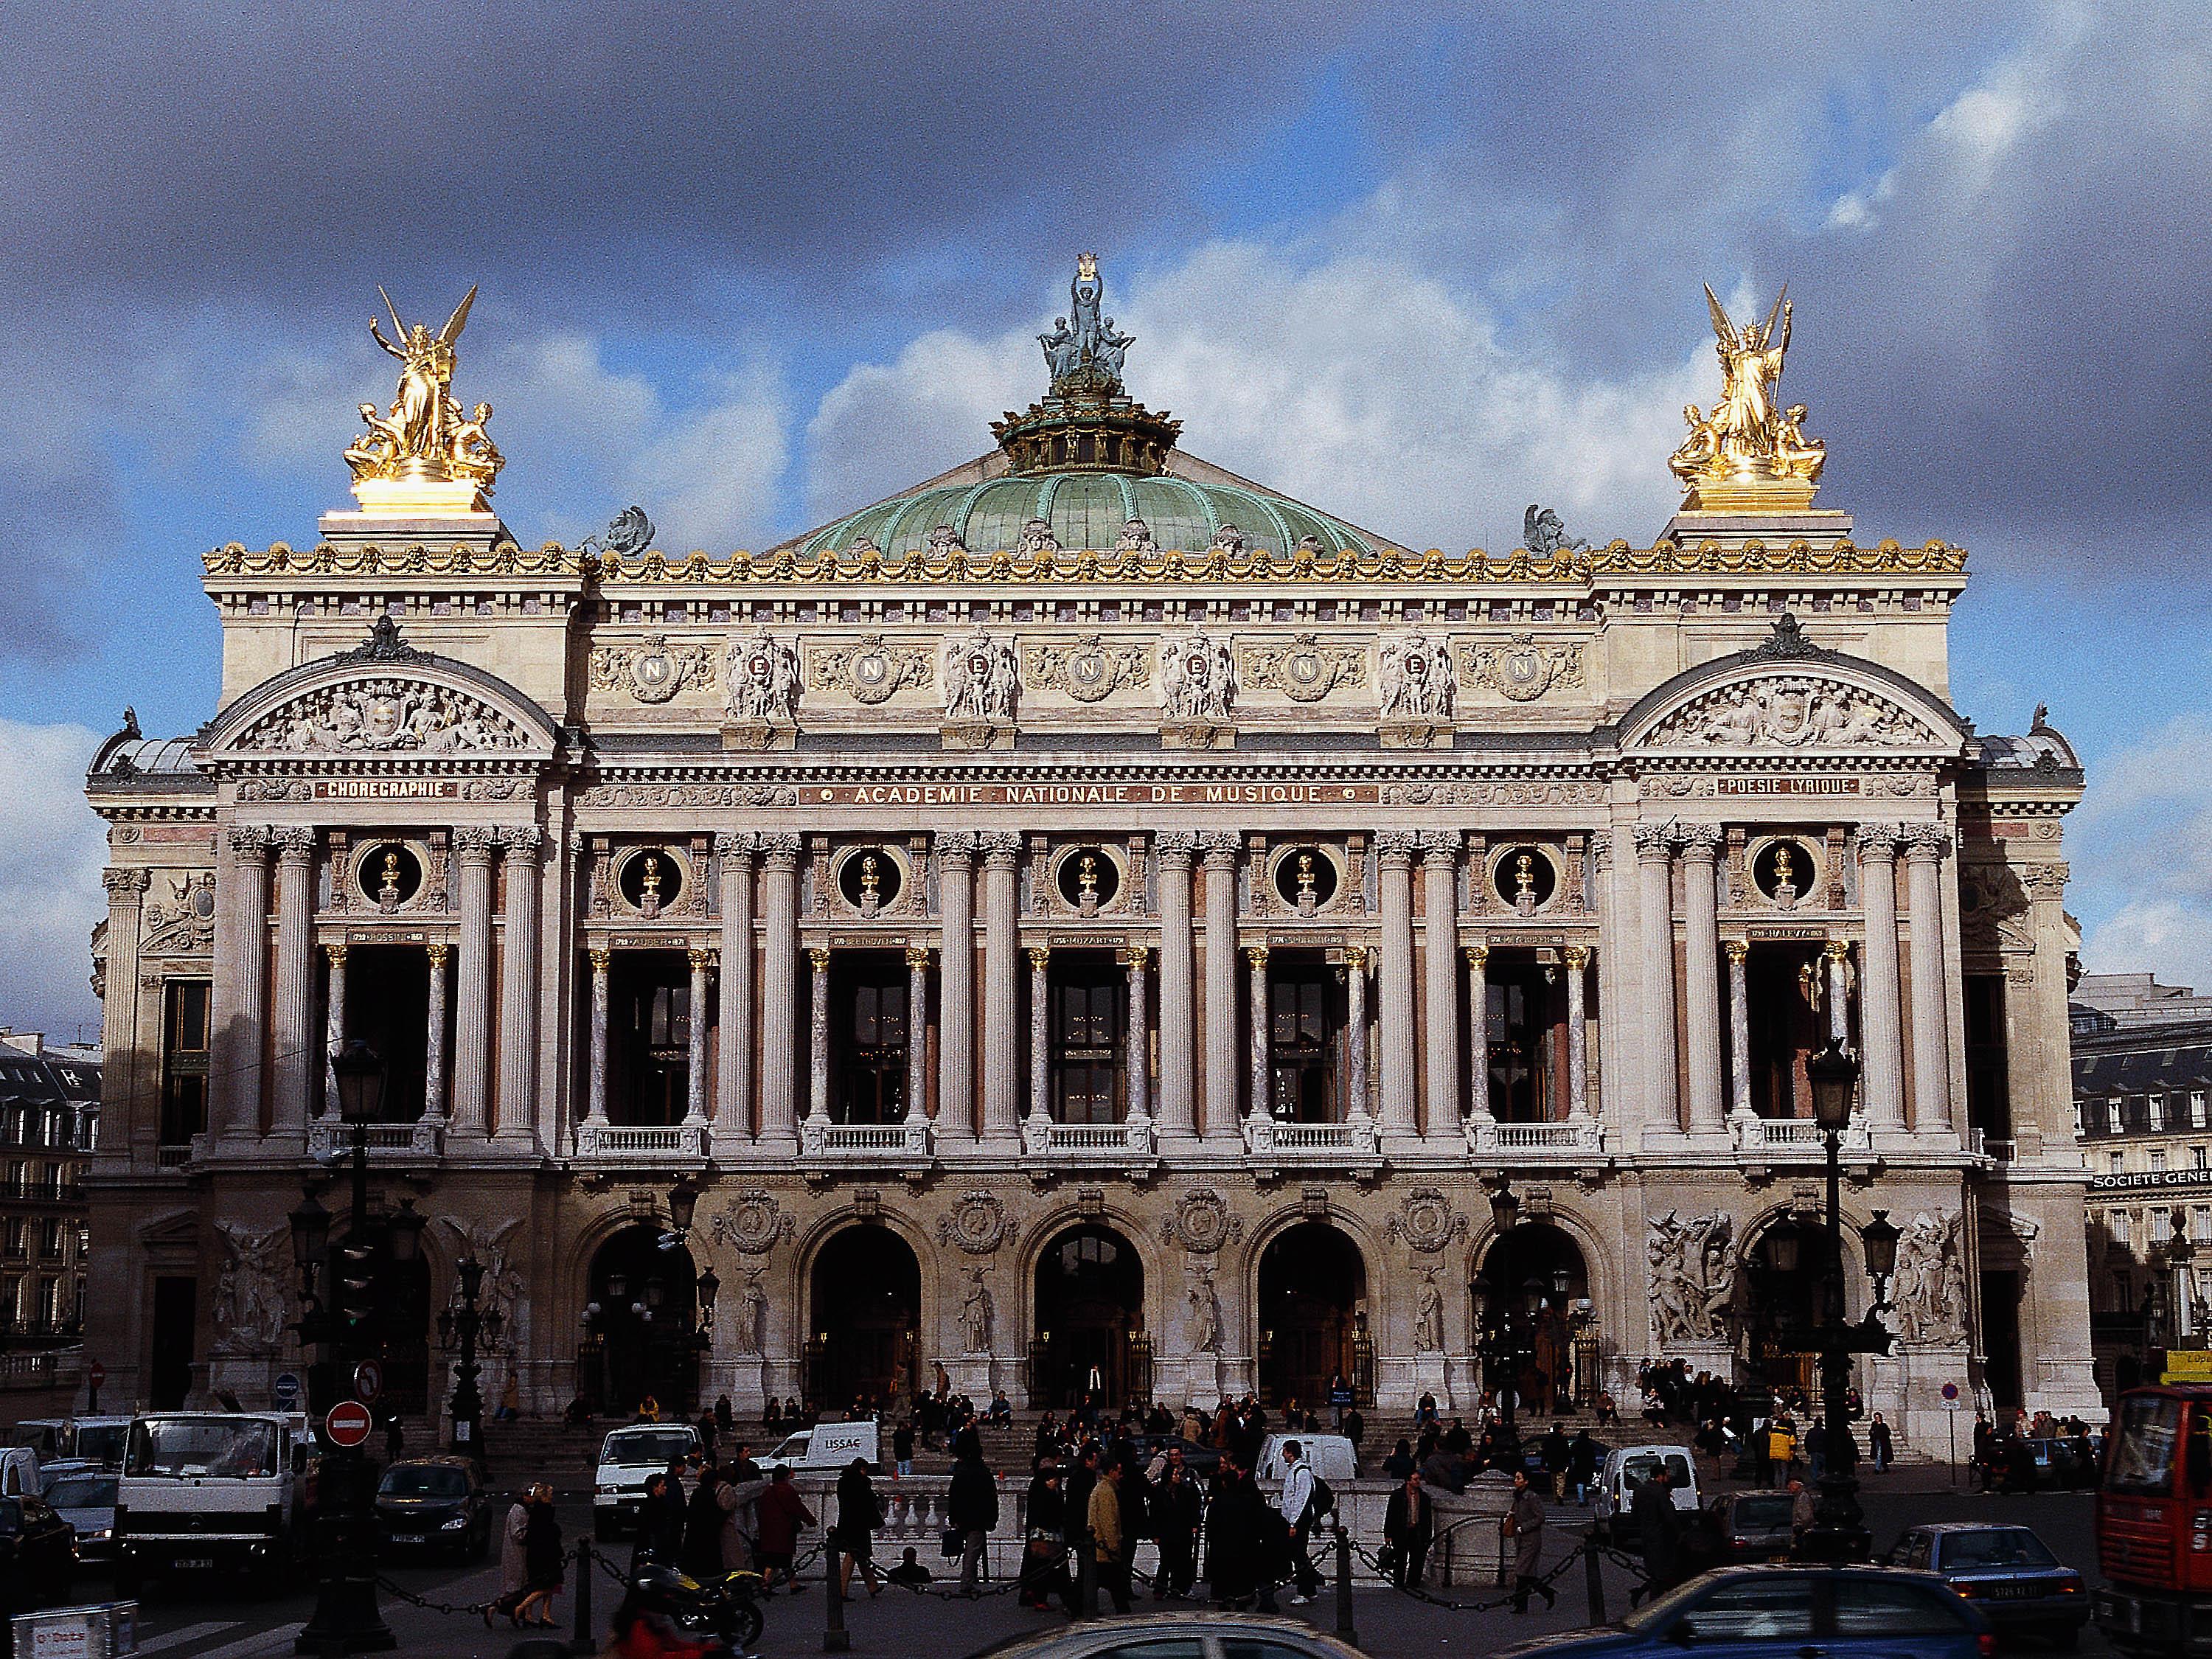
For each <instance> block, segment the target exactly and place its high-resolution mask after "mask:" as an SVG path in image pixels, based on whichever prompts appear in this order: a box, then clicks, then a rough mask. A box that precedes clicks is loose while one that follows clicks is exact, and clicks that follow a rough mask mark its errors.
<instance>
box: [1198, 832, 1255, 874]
mask: <svg viewBox="0 0 2212 1659" xmlns="http://www.w3.org/2000/svg"><path fill="white" fill-rule="evenodd" d="M1198 844H1199V846H1200V848H1202V849H1204V851H1205V854H1206V862H1207V863H1208V864H1211V865H1216V866H1226V865H1231V864H1234V863H1236V862H1237V854H1238V853H1239V852H1240V851H1241V850H1243V846H1244V837H1243V836H1241V835H1239V834H1238V833H1237V831H1236V830H1234V829H1208V830H1206V831H1204V832H1202V833H1201V834H1200V836H1199V838H1198Z"/></svg>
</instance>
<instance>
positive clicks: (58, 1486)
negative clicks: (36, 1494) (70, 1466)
mask: <svg viewBox="0 0 2212 1659" xmlns="http://www.w3.org/2000/svg"><path fill="white" fill-rule="evenodd" d="M46 1502H48V1503H49V1504H52V1505H53V1506H54V1507H55V1508H56V1509H58V1510H112V1509H113V1508H114V1507H115V1477H114V1476H113V1475H112V1474H91V1475H87V1474H74V1475H71V1476H70V1477H69V1479H67V1480H57V1481H55V1482H54V1484H53V1486H52V1490H50V1491H49V1492H47V1493H46Z"/></svg>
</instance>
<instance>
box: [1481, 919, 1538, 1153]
mask: <svg viewBox="0 0 2212 1659" xmlns="http://www.w3.org/2000/svg"><path fill="white" fill-rule="evenodd" d="M1543 975H1544V969H1542V968H1541V967H1539V966H1537V965H1536V964H1534V963H1499V962H1498V960H1497V958H1495V957H1492V969H1491V975H1490V979H1489V982H1488V985H1487V987H1486V992H1485V995H1486V1002H1485V1006H1486V1010H1487V1018H1486V1019H1485V1021H1484V1024H1486V1026H1488V1028H1489V1030H1488V1031H1487V1033H1486V1036H1487V1042H1486V1048H1487V1050H1488V1065H1489V1066H1490V1109H1491V1111H1492V1114H1493V1115H1495V1116H1496V1117H1497V1118H1498V1120H1499V1121H1501V1122H1505V1123H1541V1122H1545V1121H1548V1120H1550V1119H1551V1118H1552V1117H1553V1116H1554V1115H1555V1114H1554V1113H1553V1109H1552V1079H1551V1073H1552V1065H1551V1060H1552V1032H1553V1018H1552V1006H1551V1002H1552V999H1551V996H1550V989H1551V987H1550V986H1549V985H1547V983H1546V981H1545V979H1544V976H1543Z"/></svg>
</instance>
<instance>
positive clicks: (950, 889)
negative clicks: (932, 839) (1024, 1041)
mask: <svg viewBox="0 0 2212 1659" xmlns="http://www.w3.org/2000/svg"><path fill="white" fill-rule="evenodd" d="M937 908H938V912H939V918H940V921H941V923H942V927H941V933H942V938H941V939H940V940H939V945H938V951H937V1133H938V1138H939V1139H940V1140H973V1139H975V831H974V830H972V829H945V830H940V831H939V832H938V836H937Z"/></svg>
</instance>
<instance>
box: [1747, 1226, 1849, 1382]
mask: <svg viewBox="0 0 2212 1659" xmlns="http://www.w3.org/2000/svg"><path fill="white" fill-rule="evenodd" d="M1827 1261H1828V1235H1827V1231H1826V1228H1824V1227H1822V1226H1821V1225H1820V1224H1819V1223H1817V1222H1813V1221H1782V1222H1778V1223H1777V1224H1776V1225H1773V1226H1771V1227H1769V1228H1768V1229H1767V1230H1766V1231H1765V1232H1764V1233H1762V1234H1760V1235H1759V1242H1758V1243H1756V1244H1754V1245H1753V1246H1752V1248H1751V1250H1750V1252H1749V1254H1748V1255H1747V1256H1746V1258H1745V1262H1744V1265H1745V1267H1746V1269H1747V1271H1746V1273H1744V1276H1743V1283H1744V1285H1745V1287H1746V1290H1747V1293H1748V1295H1749V1297H1750V1306H1749V1308H1748V1309H1747V1318H1746V1319H1745V1321H1744V1341H1745V1346H1746V1348H1747V1353H1746V1355H1745V1358H1747V1360H1748V1361H1749V1363H1750V1365H1751V1369H1752V1370H1753V1373H1755V1374H1756V1375H1757V1376H1759V1378H1760V1379H1762V1380H1763V1381H1765V1383H1767V1384H1768V1385H1769V1386H1770V1387H1771V1388H1773V1389H1778V1390H1779V1391H1781V1392H1783V1393H1784V1394H1785V1395H1786V1394H1788V1393H1789V1392H1790V1390H1792V1389H1795V1390H1796V1391H1798V1392H1799V1393H1801V1394H1802V1395H1804V1396H1805V1397H1806V1398H1807V1399H1808V1400H1809V1399H1811V1398H1812V1397H1813V1395H1814V1394H1815V1393H1816V1392H1817V1390H1818V1387H1819V1379H1818V1367H1817V1366H1816V1364H1815V1363H1814V1356H1813V1354H1812V1352H1810V1350H1811V1349H1812V1346H1813V1332H1814V1328H1816V1327H1817V1326H1818V1325H1819V1324H1820V1320H1821V1317H1822V1316H1823V1314H1824V1313H1825V1312H1826V1297H1827V1294H1828V1274H1827Z"/></svg>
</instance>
